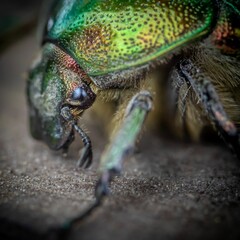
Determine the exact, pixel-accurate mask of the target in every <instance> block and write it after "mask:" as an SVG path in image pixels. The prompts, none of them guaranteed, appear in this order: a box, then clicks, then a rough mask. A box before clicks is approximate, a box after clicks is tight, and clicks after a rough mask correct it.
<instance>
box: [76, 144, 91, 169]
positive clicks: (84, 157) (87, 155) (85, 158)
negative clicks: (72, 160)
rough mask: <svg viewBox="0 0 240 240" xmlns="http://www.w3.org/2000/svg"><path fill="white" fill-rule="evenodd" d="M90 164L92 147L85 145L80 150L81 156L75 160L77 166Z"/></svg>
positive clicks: (86, 166)
mask: <svg viewBox="0 0 240 240" xmlns="http://www.w3.org/2000/svg"><path fill="white" fill-rule="evenodd" d="M91 164H92V148H91V146H85V147H84V148H83V149H82V150H81V156H80V158H79V160H78V162H77V166H78V167H83V166H84V165H85V166H84V168H88V167H89V166H90V165H91Z"/></svg>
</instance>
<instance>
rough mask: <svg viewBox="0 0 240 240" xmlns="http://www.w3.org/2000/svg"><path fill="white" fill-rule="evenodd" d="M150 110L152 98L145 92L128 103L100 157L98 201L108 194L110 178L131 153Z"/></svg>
mask: <svg viewBox="0 0 240 240" xmlns="http://www.w3.org/2000/svg"><path fill="white" fill-rule="evenodd" d="M151 108H152V98H151V95H150V93H149V92H147V91H141V92H139V93H138V94H136V95H135V96H134V97H133V98H132V99H131V101H130V102H129V104H128V107H127V109H126V113H125V118H124V120H123V122H122V124H121V126H120V128H119V130H118V131H117V133H116V135H115V137H114V138H113V141H112V142H111V144H110V145H109V146H108V147H107V148H106V150H105V151H104V153H103V155H102V157H101V161H100V168H99V171H100V179H99V181H98V184H97V186H96V192H95V195H96V199H97V200H98V201H101V198H102V197H103V196H105V195H107V194H108V185H109V183H110V181H111V178H112V177H113V176H114V175H115V174H118V173H120V171H121V169H122V163H123V160H124V159H125V158H126V157H127V156H128V155H129V154H131V153H132V152H133V150H134V145H135V142H136V139H137V137H138V135H139V133H140V132H141V129H142V126H143V123H144V120H145V118H146V116H147V113H148V112H149V111H150V110H151Z"/></svg>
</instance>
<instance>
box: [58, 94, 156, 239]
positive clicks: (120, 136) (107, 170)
mask: <svg viewBox="0 0 240 240" xmlns="http://www.w3.org/2000/svg"><path fill="white" fill-rule="evenodd" d="M151 108H152V97H151V95H150V93H149V92H147V91H141V92H139V93H138V94H136V95H135V96H134V97H133V98H132V99H131V100H130V102H129V104H128V106H127V109H126V112H125V117H124V119H123V121H122V124H121V125H120V128H119V130H118V131H117V132H116V135H115V136H114V138H113V141H112V142H111V143H110V144H109V146H108V147H107V148H106V150H105V151H104V153H103V155H102V157H101V161H100V168H99V173H100V178H99V180H98V183H97V185H96V191H95V196H96V201H95V202H94V203H93V205H91V206H90V207H89V208H87V209H86V210H85V212H83V213H82V214H80V215H79V216H78V217H76V218H74V219H72V220H71V221H68V222H67V223H66V224H65V225H64V226H62V228H61V229H58V231H57V234H58V235H62V236H64V235H66V234H67V233H68V232H69V231H70V230H71V229H72V228H73V227H74V226H75V225H76V224H78V223H79V222H80V221H81V220H83V219H84V218H85V217H86V216H88V215H89V214H91V212H92V211H93V210H94V209H95V208H96V207H98V206H99V205H100V204H101V202H102V199H103V198H104V196H106V195H107V194H108V193H109V190H108V187H109V184H110V181H111V179H112V177H113V176H114V175H115V174H119V173H120V171H121V169H122V163H123V160H124V159H125V158H126V157H127V156H128V155H129V154H130V153H132V152H133V149H134V145H135V142H136V140H137V137H138V135H139V133H140V132H141V130H142V126H143V124H144V120H145V118H146V116H147V114H148V112H149V111H150V110H151Z"/></svg>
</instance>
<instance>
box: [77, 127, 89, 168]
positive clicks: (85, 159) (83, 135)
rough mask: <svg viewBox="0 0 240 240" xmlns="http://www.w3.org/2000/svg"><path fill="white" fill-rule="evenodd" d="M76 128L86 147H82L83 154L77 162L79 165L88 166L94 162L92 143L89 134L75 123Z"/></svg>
mask: <svg viewBox="0 0 240 240" xmlns="http://www.w3.org/2000/svg"><path fill="white" fill-rule="evenodd" d="M73 126H74V128H75V130H76V132H77V133H78V134H79V135H80V137H81V139H82V141H83V144H84V148H83V149H82V152H81V156H80V158H79V161H78V162H77V166H78V167H83V166H84V165H85V167H84V168H88V167H89V166H90V165H91V164H92V156H93V154H92V143H91V140H90V138H89V137H88V135H87V134H86V133H85V132H84V131H83V130H82V129H81V128H80V127H79V126H78V125H77V124H76V123H75V124H74V125H73Z"/></svg>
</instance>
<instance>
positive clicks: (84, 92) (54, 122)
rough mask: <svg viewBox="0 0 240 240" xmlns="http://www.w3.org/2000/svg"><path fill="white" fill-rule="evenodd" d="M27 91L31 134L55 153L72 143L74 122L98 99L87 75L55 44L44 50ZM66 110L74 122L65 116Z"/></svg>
mask: <svg viewBox="0 0 240 240" xmlns="http://www.w3.org/2000/svg"><path fill="white" fill-rule="evenodd" d="M27 91H28V102H29V109H30V111H29V112H30V130H31V133H32V135H33V137H35V138H36V139H39V140H43V141H45V142H46V143H47V144H48V146H49V147H50V148H52V149H59V148H61V147H64V146H65V145H67V144H69V143H70V142H71V141H72V140H73V121H74V123H75V122H77V120H78V118H79V117H80V116H81V114H82V113H83V111H84V110H85V109H87V108H89V107H90V106H91V105H92V104H93V102H94V100H95V97H96V95H95V94H94V92H93V91H92V90H91V88H90V79H89V78H88V76H87V75H86V74H85V73H84V71H83V70H82V69H81V68H80V67H79V65H78V64H77V63H76V62H75V61H74V60H73V59H72V58H71V57H70V56H69V55H68V54H66V53H64V52H63V51H62V50H60V49H59V48H58V47H56V46H55V45H53V44H46V45H45V46H44V47H43V54H42V56H41V57H40V59H39V61H38V62H37V64H35V66H34V67H33V69H32V70H31V72H30V75H29V80H28V86H27ZM66 106H67V107H68V109H69V114H70V115H71V120H70V119H69V120H66V119H64V118H63V116H62V113H61V112H62V109H63V108H65V107H66Z"/></svg>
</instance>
